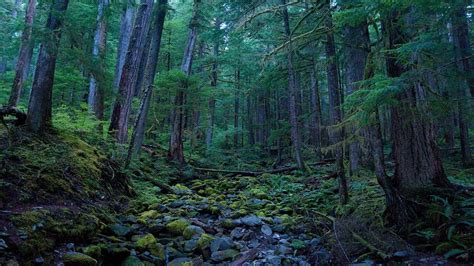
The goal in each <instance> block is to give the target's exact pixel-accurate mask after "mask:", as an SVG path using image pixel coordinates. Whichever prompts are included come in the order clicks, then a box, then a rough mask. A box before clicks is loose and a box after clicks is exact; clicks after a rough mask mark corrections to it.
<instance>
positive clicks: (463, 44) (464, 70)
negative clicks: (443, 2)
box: [451, 1, 474, 167]
mask: <svg viewBox="0 0 474 266" xmlns="http://www.w3.org/2000/svg"><path fill="white" fill-rule="evenodd" d="M454 6H455V11H454V14H453V19H452V27H451V29H452V33H451V34H452V39H453V46H454V55H455V61H456V66H457V68H458V70H459V72H460V76H461V77H460V79H461V81H460V82H459V84H458V93H456V95H457V96H458V112H459V133H460V135H459V138H460V140H461V156H462V163H463V165H464V166H466V167H467V166H469V165H471V164H472V155H471V148H470V138H469V113H470V110H471V108H472V104H471V103H470V100H471V96H472V93H474V74H473V72H474V67H473V66H472V58H471V57H472V51H471V44H470V40H469V25H468V23H467V18H466V6H467V1H460V3H459V4H455V5H454Z"/></svg>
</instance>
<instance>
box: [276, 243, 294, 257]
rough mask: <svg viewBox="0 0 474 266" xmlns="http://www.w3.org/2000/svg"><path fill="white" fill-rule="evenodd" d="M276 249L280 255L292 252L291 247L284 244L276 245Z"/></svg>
mask: <svg viewBox="0 0 474 266" xmlns="http://www.w3.org/2000/svg"><path fill="white" fill-rule="evenodd" d="M276 251H277V252H278V253H279V254H282V255H285V254H291V253H293V249H292V248H290V247H288V246H285V245H280V246H278V248H277V250H276Z"/></svg>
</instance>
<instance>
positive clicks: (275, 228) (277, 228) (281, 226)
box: [273, 224, 286, 233]
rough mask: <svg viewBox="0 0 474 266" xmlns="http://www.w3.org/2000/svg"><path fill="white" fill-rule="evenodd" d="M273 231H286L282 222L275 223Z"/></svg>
mask: <svg viewBox="0 0 474 266" xmlns="http://www.w3.org/2000/svg"><path fill="white" fill-rule="evenodd" d="M273 231H275V232H278V233H283V232H285V231H286V226H285V225H284V224H276V225H274V226H273Z"/></svg>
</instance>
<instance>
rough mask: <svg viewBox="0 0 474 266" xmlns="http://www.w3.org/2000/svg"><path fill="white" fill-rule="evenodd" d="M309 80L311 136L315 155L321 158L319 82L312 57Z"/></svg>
mask: <svg viewBox="0 0 474 266" xmlns="http://www.w3.org/2000/svg"><path fill="white" fill-rule="evenodd" d="M309 75H310V80H311V94H310V111H311V126H310V130H311V132H310V133H311V138H312V142H313V144H314V146H315V151H316V156H317V158H318V159H322V154H321V144H322V140H321V122H322V121H321V99H320V96H319V95H320V93H319V84H318V79H317V77H316V66H315V63H314V59H313V66H312V67H311V70H310V72H309Z"/></svg>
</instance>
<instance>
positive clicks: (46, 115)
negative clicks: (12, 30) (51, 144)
mask: <svg viewBox="0 0 474 266" xmlns="http://www.w3.org/2000/svg"><path fill="white" fill-rule="evenodd" d="M68 4H69V1H68V0H54V1H53V3H52V4H51V8H50V11H49V16H48V21H47V22H46V29H47V30H48V32H47V37H46V38H45V39H44V41H43V42H42V43H41V47H40V51H39V54H38V61H37V63H36V70H35V76H34V80H33V87H32V88H31V95H30V101H29V104H28V114H27V119H26V124H27V126H28V128H29V129H30V130H31V131H33V132H35V133H42V132H43V131H44V130H45V129H46V128H47V127H48V126H50V123H51V113H52V94H53V82H54V71H55V68H56V56H57V54H58V50H59V43H60V41H61V26H62V21H63V17H64V13H65V12H66V9H67V6H68Z"/></svg>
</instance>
